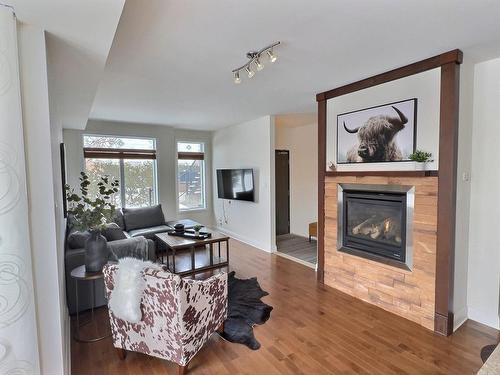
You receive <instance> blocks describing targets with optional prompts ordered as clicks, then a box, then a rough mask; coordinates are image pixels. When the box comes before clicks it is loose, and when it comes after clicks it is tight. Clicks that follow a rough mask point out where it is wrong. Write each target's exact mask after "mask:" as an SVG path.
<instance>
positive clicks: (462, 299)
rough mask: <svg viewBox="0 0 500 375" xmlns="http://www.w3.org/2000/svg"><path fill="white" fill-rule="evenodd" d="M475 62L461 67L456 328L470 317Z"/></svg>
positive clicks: (466, 62)
mask: <svg viewBox="0 0 500 375" xmlns="http://www.w3.org/2000/svg"><path fill="white" fill-rule="evenodd" d="M473 96H474V64H473V63H472V62H471V61H470V60H469V59H468V58H467V56H465V58H464V62H463V64H462V65H461V66H460V104H459V105H460V110H459V131H458V160H457V203H456V220H455V264H454V287H453V302H452V311H453V314H454V322H453V323H454V324H453V325H454V329H457V328H458V327H460V325H461V324H462V323H464V322H465V321H466V320H467V269H468V256H469V255H468V254H469V209H470V172H471V154H472V144H471V138H472V113H473Z"/></svg>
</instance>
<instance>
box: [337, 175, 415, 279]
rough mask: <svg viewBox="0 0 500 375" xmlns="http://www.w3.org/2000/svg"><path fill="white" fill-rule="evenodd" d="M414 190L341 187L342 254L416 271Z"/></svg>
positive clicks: (339, 197) (340, 249)
mask: <svg viewBox="0 0 500 375" xmlns="http://www.w3.org/2000/svg"><path fill="white" fill-rule="evenodd" d="M414 190H415V189H414V187H412V186H401V185H364V184H339V191H338V206H337V207H338V225H337V227H338V233H337V242H338V243H337V248H338V250H339V251H342V252H346V253H350V254H353V255H357V256H361V257H364V258H368V259H372V260H375V261H379V262H382V263H386V264H391V265H394V266H396V267H400V268H404V269H409V270H410V269H411V268H412V224H413V205H414Z"/></svg>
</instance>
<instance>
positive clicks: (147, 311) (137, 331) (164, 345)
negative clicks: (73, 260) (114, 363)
mask: <svg viewBox="0 0 500 375" xmlns="http://www.w3.org/2000/svg"><path fill="white" fill-rule="evenodd" d="M117 270H118V265H116V264H114V265H111V264H108V265H106V266H105V267H104V270H103V272H104V281H105V285H106V294H107V297H108V300H109V297H110V295H111V292H112V290H113V285H114V276H115V274H116V271H117ZM144 277H145V280H146V285H147V286H146V290H145V291H144V294H143V297H142V301H141V311H142V320H141V321H140V322H139V323H130V322H126V321H124V320H121V319H119V318H116V317H115V316H114V315H113V313H112V312H111V310H110V311H109V318H110V322H111V331H112V334H113V344H114V346H115V348H116V349H117V352H118V356H119V357H120V358H121V359H125V357H126V354H127V351H134V352H139V353H144V354H147V355H151V356H154V357H158V358H162V359H165V360H168V361H172V362H175V363H177V364H178V365H179V374H185V372H186V371H187V366H188V364H189V361H190V360H191V359H192V358H193V357H194V356H195V354H196V353H197V352H198V350H200V348H201V347H202V346H203V345H204V344H205V343H206V342H207V341H208V339H209V338H210V336H211V335H212V334H213V333H214V332H216V331H219V332H220V330H221V329H223V324H224V321H225V320H226V318H227V274H226V273H220V274H217V275H215V276H212V277H211V278H209V279H207V280H203V281H198V280H190V279H182V278H181V277H179V276H177V275H175V274H172V273H170V272H168V271H163V270H158V269H152V268H150V269H145V270H144Z"/></svg>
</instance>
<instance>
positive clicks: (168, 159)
mask: <svg viewBox="0 0 500 375" xmlns="http://www.w3.org/2000/svg"><path fill="white" fill-rule="evenodd" d="M85 133H88V134H105V135H121V136H137V137H151V138H155V139H156V149H157V151H156V153H157V168H158V195H159V203H161V205H162V208H163V212H164V214H165V219H166V220H174V219H181V218H190V219H193V220H196V221H198V222H200V223H203V224H206V225H213V224H214V219H213V208H212V173H211V171H212V165H211V152H212V144H211V143H212V134H211V133H210V132H205V131H195V130H192V131H190V130H180V129H174V128H172V127H170V126H161V125H146V124H133V123H121V122H120V123H119V122H109V121H97V120H90V121H89V122H88V124H87V127H86V129H85V130H84V131H80V130H70V129H64V143H65V146H66V156H67V163H66V165H67V169H68V178H67V182H68V183H69V184H70V185H72V186H78V185H79V181H78V178H79V173H80V172H81V171H82V170H83V166H84V159H83V143H82V141H83V138H82V135H83V134H85ZM177 140H179V141H181V140H192V141H201V142H205V148H206V149H205V175H206V181H205V185H206V200H207V208H206V209H205V210H194V211H184V212H179V211H178V208H177V186H176V182H177V178H176V170H177V169H176V168H177V146H176V142H177Z"/></svg>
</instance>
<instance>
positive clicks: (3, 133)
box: [0, 4, 43, 374]
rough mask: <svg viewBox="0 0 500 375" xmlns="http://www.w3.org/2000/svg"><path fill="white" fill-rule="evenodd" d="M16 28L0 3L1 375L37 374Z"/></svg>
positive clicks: (10, 12)
mask: <svg viewBox="0 0 500 375" xmlns="http://www.w3.org/2000/svg"><path fill="white" fill-rule="evenodd" d="M16 27H17V25H16V18H15V15H14V13H13V11H12V10H11V9H9V8H8V7H5V6H2V5H1V4H0V374H6V373H19V374H25V373H26V374H37V373H39V372H40V370H39V359H38V345H37V325H36V318H35V306H34V296H33V277H32V264H31V262H32V260H31V251H30V238H29V227H28V199H27V194H26V167H25V159H24V142H23V127H22V116H21V97H20V83H19V64H18V48H17V33H16ZM41 324H43V322H41Z"/></svg>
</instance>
